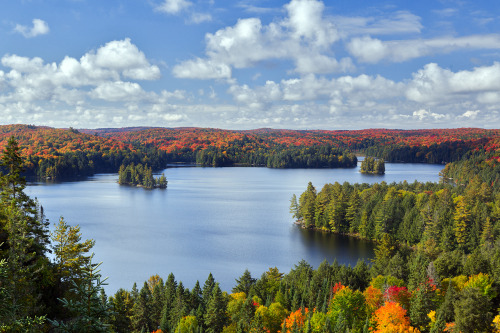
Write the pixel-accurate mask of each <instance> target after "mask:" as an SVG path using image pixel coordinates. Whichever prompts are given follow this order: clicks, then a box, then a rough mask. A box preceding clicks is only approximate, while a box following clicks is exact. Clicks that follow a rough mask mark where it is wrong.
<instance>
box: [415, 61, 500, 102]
mask: <svg viewBox="0 0 500 333" xmlns="http://www.w3.org/2000/svg"><path fill="white" fill-rule="evenodd" d="M499 90H500V63H498V62H495V63H494V64H493V65H491V66H483V67H476V68H474V69H473V70H471V71H465V70H464V71H459V72H456V73H454V72H452V71H450V70H449V69H443V68H441V67H439V66H438V65H437V64H435V63H430V64H427V65H425V66H424V68H423V69H421V70H419V71H418V72H416V73H414V74H413V79H412V80H411V81H410V82H409V84H408V88H407V90H406V97H407V98H408V99H409V100H412V101H416V102H420V103H447V102H454V101H455V102H456V101H457V100H471V99H472V100H474V99H475V100H476V101H478V102H480V103H488V100H489V101H491V102H495V101H496V98H491V97H492V96H494V95H495V94H497V93H498V91H499ZM492 94H494V95H492ZM486 96H489V97H490V98H486Z"/></svg>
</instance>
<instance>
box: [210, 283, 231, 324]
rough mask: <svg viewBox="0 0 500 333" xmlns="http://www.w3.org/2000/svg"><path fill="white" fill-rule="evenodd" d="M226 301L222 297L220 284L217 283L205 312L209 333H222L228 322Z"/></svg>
mask: <svg viewBox="0 0 500 333" xmlns="http://www.w3.org/2000/svg"><path fill="white" fill-rule="evenodd" d="M226 307H227V304H226V300H225V299H224V296H223V295H222V291H221V290H220V288H219V284H218V283H216V284H215V286H214V288H213V291H212V295H211V297H210V299H209V301H208V304H207V309H206V311H205V316H204V322H205V327H206V330H205V332H207V333H220V332H222V329H223V328H224V325H226V322H227V320H228V318H227V314H226Z"/></svg>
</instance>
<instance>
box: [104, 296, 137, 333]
mask: <svg viewBox="0 0 500 333" xmlns="http://www.w3.org/2000/svg"><path fill="white" fill-rule="evenodd" d="M109 303H110V305H111V310H112V315H111V320H110V324H111V328H112V329H113V331H114V332H116V333H128V332H130V331H131V330H132V322H131V320H130V318H131V317H132V307H133V305H134V303H133V301H132V296H131V294H130V292H128V291H126V290H124V289H121V288H120V289H118V291H117V292H116V293H115V295H114V296H111V297H110V298H109Z"/></svg>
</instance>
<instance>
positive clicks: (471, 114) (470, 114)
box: [461, 110, 481, 119]
mask: <svg viewBox="0 0 500 333" xmlns="http://www.w3.org/2000/svg"><path fill="white" fill-rule="evenodd" d="M479 112H481V111H480V110H474V111H471V110H467V111H465V112H464V113H463V114H462V115H461V117H463V118H469V119H476V117H477V115H478V114H479Z"/></svg>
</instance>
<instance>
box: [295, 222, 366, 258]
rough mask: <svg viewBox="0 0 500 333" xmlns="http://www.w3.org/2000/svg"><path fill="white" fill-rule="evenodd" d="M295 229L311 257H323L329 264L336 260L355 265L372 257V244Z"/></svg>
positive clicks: (325, 233)
mask: <svg viewBox="0 0 500 333" xmlns="http://www.w3.org/2000/svg"><path fill="white" fill-rule="evenodd" d="M297 229H298V230H299V233H300V242H301V243H302V245H303V247H304V248H307V249H308V251H309V252H311V256H314V257H323V258H325V259H326V260H328V262H330V263H332V262H333V261H334V260H337V262H338V263H340V264H345V265H355V263H356V262H357V260H358V259H360V258H365V259H368V258H373V257H374V251H373V247H374V244H373V243H372V242H369V241H365V240H361V239H356V238H352V237H348V236H344V235H337V234H332V233H327V232H319V231H314V230H311V229H302V228H299V227H297Z"/></svg>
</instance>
